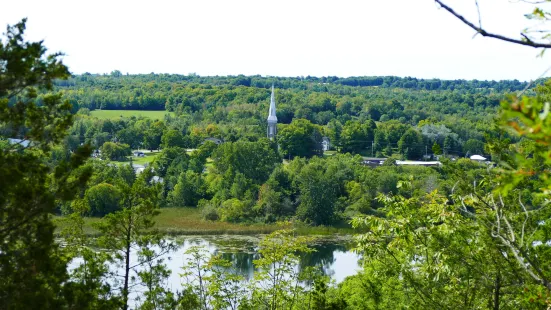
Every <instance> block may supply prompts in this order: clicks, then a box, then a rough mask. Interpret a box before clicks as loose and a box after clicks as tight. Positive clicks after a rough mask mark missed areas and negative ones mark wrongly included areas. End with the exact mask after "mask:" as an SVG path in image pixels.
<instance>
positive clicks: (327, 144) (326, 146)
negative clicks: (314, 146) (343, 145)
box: [321, 137, 331, 152]
mask: <svg viewBox="0 0 551 310" xmlns="http://www.w3.org/2000/svg"><path fill="white" fill-rule="evenodd" d="M321 148H322V149H323V151H324V152H325V151H329V149H330V148H331V141H330V140H329V138H328V137H323V138H321Z"/></svg>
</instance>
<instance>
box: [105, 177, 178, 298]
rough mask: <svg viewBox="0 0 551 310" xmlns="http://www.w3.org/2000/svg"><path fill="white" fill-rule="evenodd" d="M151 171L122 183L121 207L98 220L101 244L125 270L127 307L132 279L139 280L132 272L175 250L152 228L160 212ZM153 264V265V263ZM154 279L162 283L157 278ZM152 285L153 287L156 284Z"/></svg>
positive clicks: (123, 290)
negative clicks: (150, 180)
mask: <svg viewBox="0 0 551 310" xmlns="http://www.w3.org/2000/svg"><path fill="white" fill-rule="evenodd" d="M150 174H151V172H150V171H148V170H146V171H144V172H142V173H141V174H140V176H139V177H138V179H137V180H136V181H135V182H134V184H132V185H131V186H129V185H126V184H120V190H121V192H122V196H123V198H122V199H121V202H120V209H121V210H120V211H117V212H114V213H110V214H107V215H106V216H105V217H104V218H103V219H102V221H101V222H99V223H97V224H96V228H97V229H98V230H99V231H100V232H101V233H102V235H101V236H100V237H99V238H98V245H99V246H101V248H103V249H105V250H106V251H107V252H108V253H109V255H110V256H111V260H112V261H113V262H115V263H116V264H118V265H120V266H121V267H122V270H123V271H122V274H121V275H120V277H121V278H122V287H120V292H121V293H120V298H121V302H122V308H123V309H128V304H129V300H128V298H129V295H130V289H131V287H133V286H134V285H133V283H132V282H134V281H135V276H133V275H132V272H135V273H137V271H136V269H137V267H139V266H141V265H143V264H149V263H151V264H153V262H154V261H156V260H157V259H158V258H159V257H161V256H162V255H164V254H166V253H168V252H170V251H172V250H173V245H172V243H170V242H167V241H166V240H165V239H164V238H163V237H162V236H160V235H158V234H156V233H155V231H152V228H153V225H154V221H153V218H154V216H155V215H157V214H158V213H159V211H158V207H157V205H156V201H155V199H156V197H158V195H157V192H158V190H159V189H158V188H157V187H156V186H153V185H151V184H150V182H149V177H148V176H149V175H150ZM136 248H137V249H136ZM155 249H156V250H155ZM151 251H155V252H154V253H152V252H151ZM133 253H135V254H138V260H139V262H138V263H135V262H132V261H131V259H132V256H133V255H132V254H133ZM150 266H151V268H153V265H150ZM151 272H154V270H151ZM137 275H138V276H140V277H141V278H144V277H147V276H148V275H146V274H141V275H140V274H139V273H138V274H137ZM149 276H150V277H151V276H153V277H158V276H159V274H157V275H155V274H149ZM150 281H155V283H158V281H157V280H155V279H150ZM155 283H152V282H150V283H149V284H151V285H153V284H155ZM146 284H148V283H147V282H146ZM148 289H149V290H150V291H151V290H152V289H153V287H148ZM163 294H165V293H163ZM166 296H170V295H166ZM154 297H155V296H154V295H151V296H150V298H154ZM150 301H151V300H150ZM167 302H171V301H167Z"/></svg>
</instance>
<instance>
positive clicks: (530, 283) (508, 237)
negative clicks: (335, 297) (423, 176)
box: [353, 86, 551, 309]
mask: <svg viewBox="0 0 551 310" xmlns="http://www.w3.org/2000/svg"><path fill="white" fill-rule="evenodd" d="M544 87H548V86H544ZM540 90H541V89H540ZM502 107H503V112H502V115H501V118H500V124H501V125H502V126H503V127H504V128H505V129H506V130H508V131H509V132H510V133H511V134H515V135H518V136H519V137H522V138H523V140H521V141H520V142H519V143H516V144H510V143H509V142H510V140H497V139H496V140H493V141H488V143H487V148H488V149H489V150H493V151H496V152H499V154H500V156H499V157H497V156H496V158H498V159H499V161H498V162H497V164H498V168H497V169H487V168H486V167H481V168H478V169H477V168H476V166H474V167H473V168H471V171H469V169H466V168H467V166H466V165H464V164H463V163H462V162H461V161H457V163H451V162H450V163H448V165H446V166H445V170H446V175H447V176H448V177H450V178H452V181H453V182H454V185H453V187H454V189H453V193H452V195H450V196H449V197H445V196H443V195H440V194H438V193H437V192H433V193H431V194H428V195H427V196H425V197H412V198H404V197H402V196H380V197H379V200H380V201H382V202H383V204H384V205H385V206H384V208H382V209H381V211H384V212H385V213H386V216H384V217H377V216H369V215H368V216H364V217H361V218H360V217H359V218H356V219H355V220H353V225H354V226H355V227H364V228H366V231H368V232H367V233H365V234H363V235H362V236H361V237H360V238H359V239H358V240H360V243H361V244H362V245H361V249H362V250H364V253H365V255H366V256H365V257H366V268H370V269H372V268H375V267H376V268H377V269H379V271H381V272H383V274H385V276H388V275H391V274H392V275H393V277H394V281H396V280H397V281H398V283H402V285H401V286H402V287H405V288H406V290H405V294H406V295H407V296H408V300H410V302H411V303H413V304H415V305H421V306H422V307H431V308H441V309H445V308H456V307H457V305H459V304H461V305H462V307H464V308H481V307H488V308H493V309H501V308H505V307H512V308H522V309H542V308H547V307H549V306H550V305H551V298H550V297H549V296H550V295H551V272H550V270H549V268H548V266H549V264H550V263H551V261H550V260H551V255H550V253H551V252H550V251H551V250H550V249H551V248H550V247H549V246H548V245H544V243H546V242H548V240H549V236H551V225H550V223H549V220H548V219H549V217H550V216H551V207H550V206H549V204H548V203H547V202H546V200H547V199H549V190H550V189H551V181H550V179H549V177H548V173H549V167H551V160H550V158H551V157H550V155H551V148H550V145H551V138H550V137H551V117H550V115H549V103H543V100H542V98H541V97H540V98H537V97H536V98H534V97H531V98H526V97H523V98H516V97H510V99H509V100H508V101H504V102H503V103H502ZM542 111H543V112H542ZM505 142H507V143H505ZM467 162H469V161H467ZM472 169H475V170H472ZM410 186H411V184H410V183H409V182H401V183H399V187H401V188H402V187H406V188H408V187H410ZM379 263H382V264H379ZM375 264H376V265H375ZM381 268H382V269H381ZM389 284H391V283H389ZM392 287H396V285H395V284H392ZM390 288H391V287H387V288H386V289H387V290H388V289H390ZM473 288H476V289H473Z"/></svg>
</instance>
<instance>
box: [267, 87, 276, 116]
mask: <svg viewBox="0 0 551 310" xmlns="http://www.w3.org/2000/svg"><path fill="white" fill-rule="evenodd" d="M268 121H274V122H277V116H276V106H275V94H274V85H272V96H271V98H270V110H269V111H268Z"/></svg>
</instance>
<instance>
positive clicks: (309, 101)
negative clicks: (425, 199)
mask: <svg viewBox="0 0 551 310" xmlns="http://www.w3.org/2000/svg"><path fill="white" fill-rule="evenodd" d="M272 84H274V85H275V87H276V89H277V95H276V97H277V102H278V111H277V116H278V119H279V122H280V123H290V122H291V120H292V119H293V118H306V119H309V120H310V121H312V122H314V123H316V124H319V125H325V124H327V123H328V122H329V121H330V120H331V119H338V120H339V121H341V122H342V123H344V122H346V121H347V120H350V119H356V118H358V119H373V120H374V121H385V120H391V119H397V120H400V121H402V122H408V123H410V124H412V125H415V124H417V123H418V122H419V121H420V120H424V119H428V118H430V119H433V120H437V121H442V120H446V119H448V118H450V117H453V118H463V119H468V120H471V121H478V120H481V119H484V118H485V117H486V116H487V115H488V114H493V113H494V112H495V108H496V107H497V106H498V104H499V101H500V100H501V99H503V95H504V94H505V93H508V92H512V91H518V90H521V89H523V88H524V87H526V86H527V84H526V83H521V82H518V81H500V82H493V81H492V82H487V81H442V80H430V81H429V80H417V79H413V78H396V77H377V78H369V77H362V78H344V79H338V78H304V79H302V78H279V77H274V78H272V77H260V76H258V77H254V76H253V77H245V76H234V77H232V76H229V77H200V76H196V75H190V76H183V75H168V74H149V75H128V76H126V75H122V74H120V73H113V74H111V75H91V74H84V75H79V76H74V77H72V78H71V79H69V80H67V81H59V82H57V83H56V85H57V88H58V89H59V90H63V92H64V95H65V97H66V98H67V99H69V101H70V103H71V104H72V105H73V109H74V111H77V110H78V109H80V108H88V109H90V110H95V109H140V110H165V109H166V110H168V111H174V112H176V113H177V114H190V115H191V114H193V115H196V116H195V117H196V118H200V119H203V120H207V121H210V122H215V123H221V122H236V121H245V122H254V121H256V122H258V121H263V120H264V119H265V116H266V113H267V112H266V111H267V108H268V100H267V99H268V98H269V88H270V87H271V85H272ZM364 84H365V85H364ZM358 85H359V86H358ZM412 85H417V86H412ZM428 85H430V86H428ZM410 86H411V87H410Z"/></svg>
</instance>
